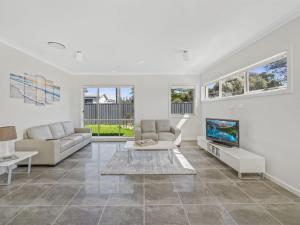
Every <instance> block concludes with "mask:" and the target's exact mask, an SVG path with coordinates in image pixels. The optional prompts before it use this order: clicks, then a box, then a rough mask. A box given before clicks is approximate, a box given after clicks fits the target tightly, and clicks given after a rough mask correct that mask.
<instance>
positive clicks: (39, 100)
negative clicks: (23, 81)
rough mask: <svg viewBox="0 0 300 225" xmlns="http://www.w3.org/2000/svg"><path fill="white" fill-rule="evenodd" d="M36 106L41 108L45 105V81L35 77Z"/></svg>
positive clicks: (40, 77) (41, 77) (42, 78)
mask: <svg viewBox="0 0 300 225" xmlns="http://www.w3.org/2000/svg"><path fill="white" fill-rule="evenodd" d="M35 81H36V105H38V106H43V105H45V103H46V79H45V77H43V76H40V75H36V76H35Z"/></svg>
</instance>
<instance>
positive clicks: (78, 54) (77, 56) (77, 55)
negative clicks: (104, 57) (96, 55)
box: [75, 51, 83, 62]
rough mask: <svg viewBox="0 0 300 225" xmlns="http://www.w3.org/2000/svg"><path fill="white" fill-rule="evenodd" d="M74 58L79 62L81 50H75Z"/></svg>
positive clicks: (81, 56)
mask: <svg viewBox="0 0 300 225" xmlns="http://www.w3.org/2000/svg"><path fill="white" fill-rule="evenodd" d="M75 59H76V60H77V61H79V62H81V61H82V60H83V54H82V51H76V53H75Z"/></svg>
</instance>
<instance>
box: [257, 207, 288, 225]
mask: <svg viewBox="0 0 300 225" xmlns="http://www.w3.org/2000/svg"><path fill="white" fill-rule="evenodd" d="M259 206H260V207H262V208H263V209H264V210H265V212H266V213H267V214H269V216H271V217H272V218H273V219H275V220H276V221H277V222H278V223H280V224H281V225H285V224H283V223H281V221H280V220H278V219H277V218H276V217H275V216H273V214H272V213H270V212H269V210H268V209H267V208H266V207H264V205H263V204H259Z"/></svg>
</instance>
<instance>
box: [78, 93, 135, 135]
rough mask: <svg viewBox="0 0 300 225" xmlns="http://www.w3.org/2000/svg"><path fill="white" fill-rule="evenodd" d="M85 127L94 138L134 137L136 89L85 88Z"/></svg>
mask: <svg viewBox="0 0 300 225" xmlns="http://www.w3.org/2000/svg"><path fill="white" fill-rule="evenodd" d="M83 92H84V118H83V119H84V126H85V127H89V128H91V129H92V131H93V135H94V136H128V137H132V136H134V132H133V125H134V88H133V87H87V88H84V90H83Z"/></svg>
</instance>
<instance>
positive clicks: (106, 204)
mask: <svg viewBox="0 0 300 225" xmlns="http://www.w3.org/2000/svg"><path fill="white" fill-rule="evenodd" d="M110 196H111V193H110V194H109V195H108V197H107V199H106V201H105V203H104V206H103V209H102V212H101V215H100V217H99V221H98V223H97V225H100V223H101V219H102V216H103V214H104V211H105V210H106V207H107V206H108V201H109V198H110Z"/></svg>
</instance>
